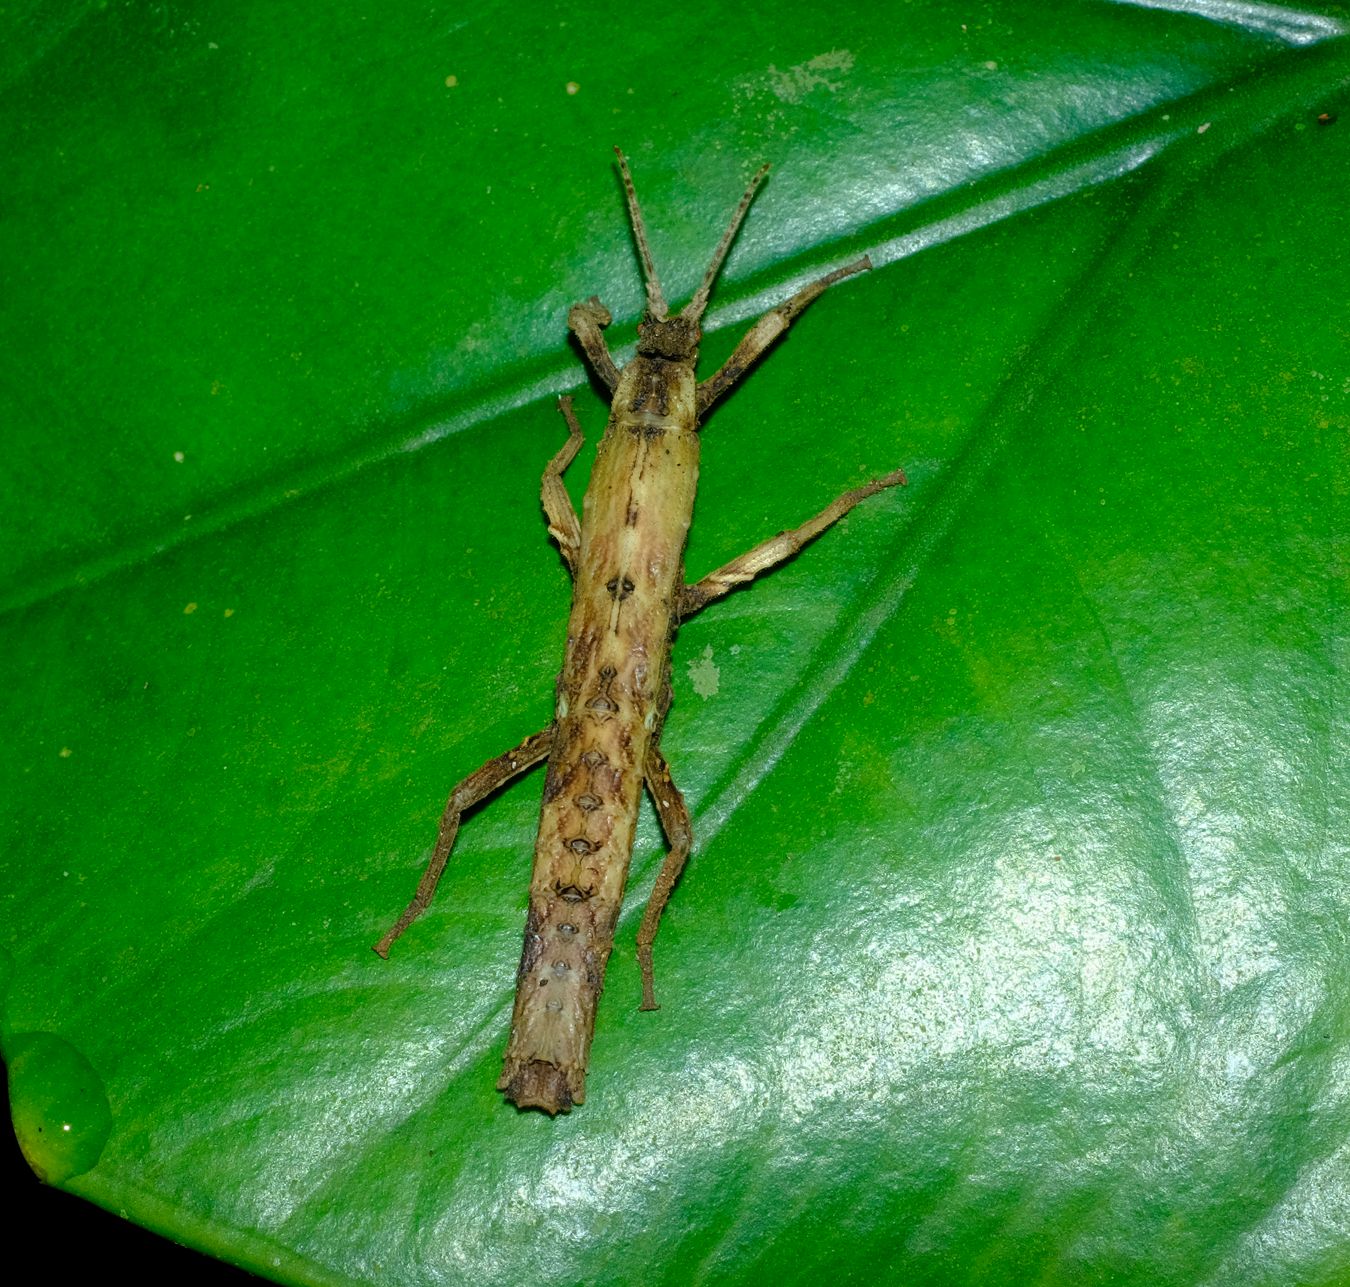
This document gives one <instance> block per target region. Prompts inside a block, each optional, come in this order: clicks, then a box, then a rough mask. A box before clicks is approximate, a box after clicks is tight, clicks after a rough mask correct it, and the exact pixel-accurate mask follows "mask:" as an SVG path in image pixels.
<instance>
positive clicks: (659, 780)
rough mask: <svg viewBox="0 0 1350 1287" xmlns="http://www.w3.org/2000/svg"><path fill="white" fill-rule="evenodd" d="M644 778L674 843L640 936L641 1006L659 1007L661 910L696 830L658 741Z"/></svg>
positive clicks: (652, 745)
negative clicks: (656, 953)
mask: <svg viewBox="0 0 1350 1287" xmlns="http://www.w3.org/2000/svg"><path fill="white" fill-rule="evenodd" d="M643 780H644V781H645V782H646V784H647V793H648V794H649V795H650V796H651V798H652V803H653V804H655V805H656V812H657V815H658V816H659V817H660V819H661V830H662V831H664V832H665V833H666V840H667V841H668V842H669V843H670V852H669V853H667V854H666V860H665V862H663V863H662V864H661V870H660V872H659V873H658V875H657V877H656V884H655V885H654V886H653V888H652V895H651V898H649V899H648V900H647V910H646V911H645V912H643V914H642V924H641V926H640V927H639V928H638V936H637V955H638V969H639V970H641V971H642V1004H641V1005H640V1006H639V1007H638V1009H639V1010H659V1009H660V1008H661V1007H660V1006H658V1005H657V1004H656V990H655V986H654V984H653V981H652V944H653V943H654V942H655V941H656V931H657V929H658V927H659V926H660V924H661V913H662V912H663V911H665V909H666V903H667V902H669V901H670V893H671V890H673V889H674V888H675V882H676V881H678V880H679V878H680V872H682V871H683V870H684V864H685V860H686V859H687V858H688V857H689V847H690V845H691V844H692V843H693V839H694V829H693V824H692V823H691V822H690V821H689V808H688V806H687V805H686V804H685V802H684V796H683V795H681V794H680V789H679V788H678V787H677V786H676V785H675V783H674V781H673V780H672V778H671V776H670V765H669V764H667V763H666V757H665V756H664V755H662V754H661V750H660V748H659V747H658V746H657V745H656V743H655V742H651V743H650V744H649V745H648V747H647V761H646V766H645V768H644V770H643Z"/></svg>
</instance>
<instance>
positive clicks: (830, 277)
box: [698, 255, 872, 416]
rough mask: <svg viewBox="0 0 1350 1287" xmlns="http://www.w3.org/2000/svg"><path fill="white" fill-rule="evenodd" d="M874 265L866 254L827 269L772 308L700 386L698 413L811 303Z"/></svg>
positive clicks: (724, 390)
mask: <svg viewBox="0 0 1350 1287" xmlns="http://www.w3.org/2000/svg"><path fill="white" fill-rule="evenodd" d="M871 267H872V261H871V260H870V259H868V258H867V256H866V255H864V256H863V257H862V258H861V259H858V260H855V261H854V262H853V263H851V264H845V265H844V266H843V267H842V268H836V269H835V270H834V272H832V273H826V274H825V276H824V277H822V278H820V279H819V280H818V281H814V282H812V283H811V284H810V285H809V286H803V287H802V288H801V290H799V291H798V292H797V293H796V294H795V295H793V296H792V298H791V299H785V300H784V301H783V302H782V303H781V304H779V305H778V306H777V307H776V308H771V309H770V310H769V311H768V312H767V313H765V314H764V316H763V317H761V318H760V319H759V321H757V322H756V323H755V324H754V325H753V326H752V327H751V328H750V329H749V330H748V331H746V333H745V336H744V338H743V339H742V340H741V342H740V343H739V344H738V345H736V347H735V349H733V350H732V354H731V356H730V357H729V358H727V360H726V361H725V362H724V363H723V364H722V366H721V368H720V369H719V370H718V371H716V372H715V373H714V374H713V375H710V376H709V377H708V378H707V379H706V380H704V381H703V383H702V384H700V385H699V386H698V414H699V416H702V415H703V413H704V412H705V411H707V409H708V408H709V407H711V406H712V404H713V403H714V402H716V401H717V399H718V398H720V397H721V396H722V395H723V394H724V393H725V392H726V391H727V390H728V389H730V388H731V386H732V385H733V384H735V383H736V381H737V380H739V379H740V378H741V376H743V375H744V374H745V372H746V370H747V369H748V368H749V367H750V365H751V364H752V363H753V362H754V361H755V360H756V359H757V358H758V357H759V356H760V355H761V354H762V353H763V352H764V350H765V349H767V348H768V347H769V345H770V344H772V343H773V342H774V340H776V339H777V338H778V337H779V336H780V335H782V333H783V332H784V331H786V330H787V328H788V327H789V326H791V325H792V323H793V322H795V321H796V320H797V318H798V317H799V316H800V315H801V314H802V312H803V311H804V310H805V309H806V307H807V305H809V304H812V303H814V302H815V301H816V300H817V299H819V298H820V297H821V296H822V295H823V294H824V293H825V292H826V291H827V290H828V289H829V288H830V287H831V286H833V285H834V284H835V282H837V281H842V280H843V279H844V278H845V277H852V276H853V274H854V273H861V272H865V271H866V270H867V269H869V268H871Z"/></svg>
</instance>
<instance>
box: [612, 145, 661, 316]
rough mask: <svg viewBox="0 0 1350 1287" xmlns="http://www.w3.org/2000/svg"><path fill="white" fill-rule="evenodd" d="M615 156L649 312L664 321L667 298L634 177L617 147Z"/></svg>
mask: <svg viewBox="0 0 1350 1287" xmlns="http://www.w3.org/2000/svg"><path fill="white" fill-rule="evenodd" d="M614 155H615V156H617V157H618V158H619V173H620V174H621V175H622V176H623V190H624V193H625V194H626V195H627V197H628V215H629V218H630V219H631V221H632V224H633V240H634V241H636V242H637V248H638V254H639V256H641V258H642V275H643V277H645V278H646V282H647V311H648V312H649V313H651V315H652V316H653V317H655V318H659V319H660V320H662V321H664V320H665V317H666V313H667V311H668V309H667V305H666V297H665V295H663V294H662V293H661V278H660V277H659V276H658V275H657V272H656V264H655V263H654V262H653V260H652V251H651V247H650V246H649V245H647V225H646V224H644V223H643V222H642V207H641V206H639V205H638V199H637V189H636V188H635V187H633V176H632V175H631V174H629V172H628V160H627V158H626V157H625V156H624V154H623V153H622V152H621V151H620V150H619V149H618V148H617V147H616V148H615V149H614Z"/></svg>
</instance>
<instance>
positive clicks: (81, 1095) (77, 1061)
mask: <svg viewBox="0 0 1350 1287" xmlns="http://www.w3.org/2000/svg"><path fill="white" fill-rule="evenodd" d="M5 1053H6V1057H7V1062H8V1063H9V1099H10V1111H11V1113H12V1114H13V1117H14V1133H15V1134H16V1135H17V1136H18V1137H19V1147H20V1148H21V1149H22V1150H23V1155H24V1157H25V1158H26V1159H27V1161H28V1165H29V1166H31V1167H32V1168H33V1170H34V1171H35V1172H36V1173H37V1176H38V1178H39V1179H40V1180H44V1181H45V1182H46V1183H48V1184H61V1183H62V1182H64V1181H65V1180H69V1179H71V1178H72V1177H74V1176H76V1175H83V1174H84V1172H85V1171H88V1170H90V1169H91V1168H92V1167H94V1166H95V1165H96V1164H97V1162H98V1159H99V1157H100V1156H101V1155H102V1153H103V1146H104V1145H105V1144H106V1143H107V1142H108V1135H109V1134H110V1133H111V1131H112V1109H111V1108H110V1107H109V1106H108V1096H107V1092H106V1091H105V1090H104V1089H103V1081H102V1079H101V1078H100V1077H99V1075H98V1073H96V1072H95V1071H94V1067H93V1065H92V1064H91V1063H90V1062H89V1060H88V1059H86V1058H85V1057H84V1055H82V1054H81V1053H80V1052H79V1051H78V1050H77V1049H76V1048H75V1047H74V1046H72V1045H71V1044H70V1042H68V1041H65V1040H63V1039H62V1038H61V1037H57V1036H53V1035H52V1034H51V1033H48V1032H25V1033H21V1034H20V1035H19V1036H17V1037H14V1038H13V1039H12V1040H10V1041H8V1042H6V1046H5Z"/></svg>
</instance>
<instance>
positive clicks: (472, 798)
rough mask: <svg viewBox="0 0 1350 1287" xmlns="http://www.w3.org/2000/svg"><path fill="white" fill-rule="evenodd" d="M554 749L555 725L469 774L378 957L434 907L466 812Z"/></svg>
mask: <svg viewBox="0 0 1350 1287" xmlns="http://www.w3.org/2000/svg"><path fill="white" fill-rule="evenodd" d="M552 746H553V725H552V724H550V725H549V726H548V727H547V728H546V729H544V730H543V731H542V732H539V733H534V734H531V736H529V737H527V738H526V739H525V740H524V741H523V742H522V743H521V744H520V745H519V746H518V747H516V748H515V750H513V751H507V752H506V754H505V755H499V756H497V757H496V758H495V759H491V760H489V761H488V762H487V763H486V764H484V765H483V767H482V768H481V769H479V770H477V772H474V773H470V774H469V776H468V777H467V778H465V779H464V781H463V782H461V783H460V784H459V785H458V786H456V787H455V789H454V790H453V791H451V792H450V799H449V800H447V801H446V803H445V812H444V813H443V814H442V815H441V828H440V832H439V833H438V834H437V836H436V848H435V849H433V850H432V853H431V861H430V862H429V863H427V869H426V871H424V872H423V873H422V879H421V880H419V881H418V882H417V892H416V893H415V894H414V895H413V898H412V902H410V903H409V904H408V906H407V907H406V908H405V909H404V912H403V915H402V916H400V917H399V918H398V920H396V921H395V922H394V923H393V925H391V926H390V927H389V929H388V931H387V932H386V933H385V936H384V937H383V938H382V939H380V941H379V942H378V943H376V944H375V948H374V950H375V952H376V953H377V954H378V955H379V956H383V957H388V955H389V947H390V945H391V944H392V943H393V941H394V940H395V939H396V938H398V936H399V935H400V934H402V933H403V931H404V930H405V929H407V928H408V926H409V925H411V924H412V923H413V921H415V920H416V919H417V918H418V917H419V916H421V914H422V913H423V912H424V911H426V909H427V907H428V906H429V905H430V903H431V897H432V895H433V894H434V893H435V892H436V886H437V884H438V883H439V882H440V879H441V872H443V871H444V870H445V861H446V859H447V858H449V857H450V848H451V846H452V845H453V844H454V843H455V834H456V832H458V831H459V820H460V817H461V816H462V815H463V813H464V810H465V809H471V808H472V807H473V806H474V805H475V804H477V803H478V802H479V801H480V800H483V799H486V798H487V797H488V796H490V795H491V794H492V793H493V792H494V791H497V790H500V789H501V788H502V787H504V786H505V785H506V784H507V783H508V782H510V781H511V779H512V778H514V777H519V775H520V774H522V773H524V772H525V770H526V769H528V768H530V767H531V766H532V765H535V764H538V763H539V761H540V760H542V759H543V758H544V757H545V756H546V755H548V753H549V751H550V749H551V748H552Z"/></svg>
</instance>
